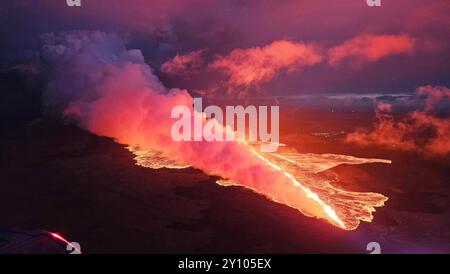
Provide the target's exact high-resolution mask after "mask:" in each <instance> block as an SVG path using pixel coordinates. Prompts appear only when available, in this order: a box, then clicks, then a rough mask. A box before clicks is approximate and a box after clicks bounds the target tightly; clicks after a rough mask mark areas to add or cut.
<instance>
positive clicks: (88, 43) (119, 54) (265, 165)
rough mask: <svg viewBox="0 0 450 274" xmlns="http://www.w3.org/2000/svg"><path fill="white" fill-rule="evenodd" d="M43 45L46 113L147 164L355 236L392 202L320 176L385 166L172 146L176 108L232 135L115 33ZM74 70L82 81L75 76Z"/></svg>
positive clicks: (248, 147) (193, 144) (240, 145)
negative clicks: (182, 171)
mask: <svg viewBox="0 0 450 274" xmlns="http://www.w3.org/2000/svg"><path fill="white" fill-rule="evenodd" d="M46 38H47V39H46V44H45V45H44V47H43V53H42V54H43V58H44V60H46V62H48V64H49V65H50V67H51V73H50V76H49V82H48V83H47V85H46V91H45V94H44V102H45V103H46V105H47V107H48V108H49V113H50V112H54V113H57V114H61V115H62V116H63V117H64V118H65V119H70V120H71V121H74V122H75V123H76V124H77V125H78V126H80V127H81V128H83V129H85V130H88V131H89V132H92V133H94V134H96V135H99V136H106V137H110V138H113V139H114V140H115V141H116V142H117V143H119V144H123V145H125V146H131V147H139V148H140V149H138V150H136V149H132V151H133V152H134V153H135V154H136V155H137V156H136V159H137V161H138V162H139V163H140V164H142V165H145V166H148V167H152V168H161V167H169V168H175V167H178V168H183V167H186V166H192V167H194V168H197V169H200V170H202V171H203V172H204V173H205V174H208V175H214V176H218V177H220V178H222V179H223V180H227V181H228V183H227V184H236V185H241V186H245V187H247V188H249V189H252V190H254V191H256V192H257V193H260V194H262V195H265V196H266V197H268V198H269V199H271V200H273V201H276V202H279V203H282V204H285V205H288V206H290V207H293V208H296V209H298V210H300V211H301V212H302V213H303V214H305V215H307V216H314V217H317V218H321V219H325V220H327V221H329V222H330V223H331V224H333V225H335V226H338V227H340V228H342V229H346V230H352V229H355V228H356V227H357V226H358V225H359V222H360V221H370V220H372V218H373V217H372V212H373V211H374V207H376V206H382V205H383V202H384V201H385V200H386V199H387V198H386V197H385V196H383V195H381V194H376V193H357V192H349V191H345V190H342V189H338V188H335V187H333V186H332V185H331V183H330V182H329V180H327V179H326V178H325V177H323V176H322V175H321V173H320V171H323V170H326V169H329V168H331V167H333V166H336V165H338V164H343V163H346V164H360V163H366V162H386V161H385V160H377V159H357V158H353V157H350V156H342V155H313V154H289V153H287V152H283V150H278V152H277V153H276V154H273V153H272V154H271V153H267V152H265V153H263V152H257V151H256V147H255V144H249V143H246V142H242V141H231V142H225V141H212V142H210V141H206V140H208V139H207V138H206V137H205V140H202V141H175V140H174V138H172V135H171V129H172V126H173V124H174V122H175V121H174V119H173V117H172V110H173V109H174V108H175V107H180V106H183V107H184V108H185V109H188V110H189V113H191V114H192V116H187V117H184V118H183V119H185V121H186V122H187V123H189V122H190V121H191V120H194V121H196V120H199V121H200V122H201V123H208V124H209V123H210V122H211V123H214V121H215V122H216V123H217V125H215V133H228V132H229V131H234V129H233V128H229V127H222V125H221V123H219V122H218V121H217V120H216V119H211V120H210V121H207V119H206V118H205V117H204V116H203V114H202V113H200V112H198V111H195V110H194V108H193V103H194V98H193V97H192V96H191V95H190V94H189V92H188V91H187V90H180V89H168V88H166V87H165V86H164V85H163V84H162V83H161V82H160V81H159V79H158V78H157V77H156V75H154V74H153V70H152V68H150V67H149V66H148V64H147V63H146V62H145V59H144V56H143V55H142V52H141V51H139V50H127V49H126V47H125V45H124V42H123V41H122V40H121V39H120V38H119V37H118V36H117V35H116V34H107V33H102V32H89V31H73V32H65V33H61V34H59V35H54V34H49V35H48V37H46ZM74 71H76V72H77V77H72V75H73V72H74ZM201 123H200V125H202V124H201ZM209 125H211V124H209ZM183 130H184V129H183ZM209 134H212V133H209ZM209 137H211V136H209ZM284 149H286V148H284ZM220 183H222V184H223V182H222V181H220Z"/></svg>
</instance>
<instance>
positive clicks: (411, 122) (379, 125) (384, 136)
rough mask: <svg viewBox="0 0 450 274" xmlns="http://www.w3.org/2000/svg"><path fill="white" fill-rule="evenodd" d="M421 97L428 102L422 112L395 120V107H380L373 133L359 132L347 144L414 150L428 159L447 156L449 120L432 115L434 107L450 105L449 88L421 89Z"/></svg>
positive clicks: (449, 134) (449, 147)
mask: <svg viewBox="0 0 450 274" xmlns="http://www.w3.org/2000/svg"><path fill="white" fill-rule="evenodd" d="M417 93H418V94H425V95H426V96H427V100H426V103H425V106H424V109H423V110H419V111H414V112H411V113H408V114H407V115H406V116H405V117H403V118H402V119H400V120H398V121H396V120H395V119H394V117H393V115H392V106H391V105H390V104H386V103H380V104H378V105H377V109H376V118H377V122H376V123H375V125H374V129H373V130H372V131H368V130H366V129H361V128H360V129H357V130H356V131H355V132H353V133H350V134H348V135H347V136H346V141H347V142H351V143H355V144H358V145H361V146H370V145H378V146H383V147H386V148H390V149H394V150H402V151H412V152H418V153H422V154H425V155H428V156H448V155H449V153H450V119H448V118H441V117H437V116H435V115H433V114H431V113H430V111H432V109H433V106H435V105H436V104H437V103H439V102H443V100H447V102H445V103H449V102H448V99H449V98H450V96H449V95H450V89H449V88H446V87H432V86H425V87H420V88H418V90H417Z"/></svg>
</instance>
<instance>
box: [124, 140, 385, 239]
mask: <svg viewBox="0 0 450 274" xmlns="http://www.w3.org/2000/svg"><path fill="white" fill-rule="evenodd" d="M127 148H128V149H129V150H130V151H131V152H132V153H133V154H134V155H136V157H135V158H134V159H135V160H136V164H137V165H140V166H143V167H148V168H154V169H158V168H186V167H189V165H186V164H183V163H179V162H176V161H173V160H171V159H167V158H165V157H164V156H162V154H161V153H158V152H155V151H149V150H140V149H138V148H133V147H127ZM249 149H250V150H251V151H252V152H253V153H254V154H255V155H256V156H257V157H258V158H259V159H261V160H262V161H263V162H264V163H265V164H266V165H267V166H270V167H271V168H273V170H274V172H278V173H279V174H280V176H285V177H286V178H288V179H289V180H290V182H291V184H290V185H287V186H286V188H289V189H286V190H285V192H286V193H289V194H291V193H295V192H296V191H299V190H300V191H301V193H302V194H304V195H305V196H306V197H307V198H308V199H310V200H312V201H314V203H315V204H317V205H318V208H320V211H318V210H317V209H315V210H305V208H304V201H302V198H300V197H298V198H297V197H296V196H295V195H280V193H283V192H279V191H270V188H257V187H254V185H258V184H256V183H255V184H252V185H251V186H250V185H248V184H241V183H239V182H234V181H232V180H228V179H227V178H223V179H220V180H218V181H217V183H218V184H219V185H222V186H233V185H234V186H243V187H246V188H249V189H252V190H253V191H255V192H257V193H259V194H261V195H264V196H265V197H267V198H268V199H270V200H272V201H274V202H277V203H282V204H285V205H287V206H290V207H293V208H296V209H298V210H299V211H300V212H301V213H303V214H304V215H306V216H310V217H317V218H322V219H326V220H327V221H328V222H329V223H331V224H333V225H334V226H337V227H339V228H341V229H345V230H354V229H356V228H357V227H358V226H359V224H360V221H366V222H371V221H372V219H373V215H372V212H374V211H375V207H380V206H383V205H384V202H385V201H386V200H387V199H388V198H387V197H386V196H384V195H382V194H379V193H371V192H352V191H346V190H343V189H340V188H337V187H335V186H333V185H332V183H331V182H330V180H329V179H328V178H327V176H325V175H324V174H322V172H323V171H326V170H329V169H331V168H333V167H335V166H338V165H341V164H350V165H358V164H366V163H385V164H389V163H391V161H389V160H383V159H367V158H356V157H352V156H347V155H337V154H313V153H307V154H300V153H293V152H283V150H281V151H279V152H277V153H261V152H258V151H257V150H256V149H254V148H253V147H252V145H249ZM262 183H266V184H270V182H262Z"/></svg>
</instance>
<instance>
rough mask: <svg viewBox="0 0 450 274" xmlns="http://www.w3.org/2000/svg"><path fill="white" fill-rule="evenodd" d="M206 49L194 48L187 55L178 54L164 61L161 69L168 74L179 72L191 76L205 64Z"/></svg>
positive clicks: (178, 73)
mask: <svg viewBox="0 0 450 274" xmlns="http://www.w3.org/2000/svg"><path fill="white" fill-rule="evenodd" d="M203 53H204V50H194V51H191V52H190V53H188V54H185V55H178V54H177V55H176V56H175V57H173V58H172V59H170V60H167V61H166V62H164V63H163V64H162V65H161V67H160V69H161V71H162V72H164V73H167V74H177V75H183V76H190V75H192V74H193V73H196V72H198V70H199V69H200V68H201V67H202V66H203V65H204V64H205V60H204V59H203Z"/></svg>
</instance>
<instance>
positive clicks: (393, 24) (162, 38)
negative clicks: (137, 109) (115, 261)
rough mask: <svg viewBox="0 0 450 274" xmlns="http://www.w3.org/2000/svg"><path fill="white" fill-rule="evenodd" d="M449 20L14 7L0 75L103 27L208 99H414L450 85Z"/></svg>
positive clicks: (396, 1)
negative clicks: (51, 40) (47, 43)
mask: <svg viewBox="0 0 450 274" xmlns="http://www.w3.org/2000/svg"><path fill="white" fill-rule="evenodd" d="M448 14H450V1H447V0H430V1H423V0H384V1H382V6H381V7H369V6H367V4H366V1H365V0H343V1H334V0H321V1H312V0H304V1H234V0H228V1H201V0H182V1H145V0H130V1H110V0H95V1H87V0H85V1H82V6H81V7H68V6H67V5H66V1H63V0H49V1H39V2H37V1H32V0H30V1H26V0H23V1H8V2H7V3H3V4H2V6H1V7H0V37H1V39H0V60H1V61H0V68H1V69H2V70H8V69H11V68H12V67H15V66H16V65H17V64H22V65H23V64H27V65H30V64H31V66H22V67H26V68H30V67H32V68H35V69H37V70H38V71H40V70H41V67H42V66H41V63H42V60H41V59H42V58H40V56H39V52H40V49H41V47H42V44H41V37H42V35H43V34H45V33H49V32H55V33H58V32H61V31H70V30H75V29H80V30H98V31H103V32H115V33H117V34H118V35H119V36H120V37H121V38H123V39H125V40H126V41H127V44H126V46H127V48H128V49H140V50H142V52H143V54H144V57H145V61H146V62H147V63H148V64H149V65H150V66H151V67H152V68H153V69H154V70H155V73H156V75H157V76H158V77H160V79H161V80H162V82H163V83H164V84H165V85H166V86H168V87H171V88H175V87H177V88H186V89H188V90H190V91H191V92H199V93H200V94H209V95H213V94H214V95H217V94H220V95H223V94H231V95H236V94H240V95H243V94H244V95H247V94H266V95H288V94H311V93H375V92H376V93H398V92H406V93H413V92H414V91H415V89H416V88H417V87H419V86H423V85H434V86H438V85H440V86H449V85H450V77H448V72H449V71H450V46H449V41H450V17H449V16H448ZM249 71H251V72H252V73H251V74H249V73H248V72H249Z"/></svg>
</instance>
